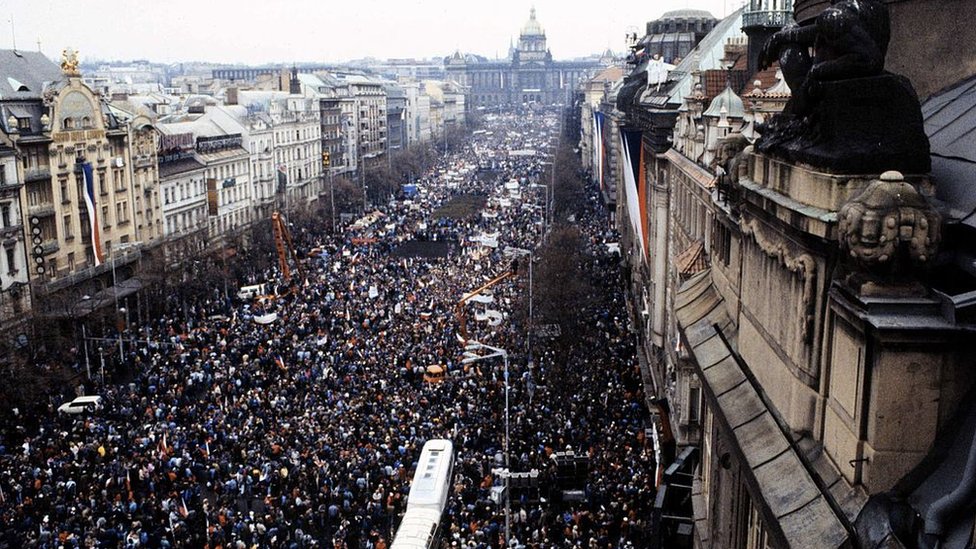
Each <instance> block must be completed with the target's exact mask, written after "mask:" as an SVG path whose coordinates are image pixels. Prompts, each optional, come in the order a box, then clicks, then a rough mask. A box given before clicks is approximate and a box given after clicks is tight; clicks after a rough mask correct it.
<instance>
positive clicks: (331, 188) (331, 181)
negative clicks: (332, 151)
mask: <svg viewBox="0 0 976 549" xmlns="http://www.w3.org/2000/svg"><path fill="white" fill-rule="evenodd" d="M329 197H330V198H331V199H332V234H335V232H336V213H335V172H333V171H332V168H331V167H330V168H329Z"/></svg>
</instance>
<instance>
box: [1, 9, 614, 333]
mask: <svg viewBox="0 0 976 549" xmlns="http://www.w3.org/2000/svg"><path fill="white" fill-rule="evenodd" d="M520 36H521V40H520V43H519V47H518V48H512V50H511V52H510V54H509V61H508V63H509V65H507V66H509V67H510V72H509V73H508V74H510V75H515V76H512V77H511V78H514V81H509V82H508V83H506V84H505V85H504V86H503V87H504V90H505V94H504V97H503V98H501V99H498V100H496V101H493V102H492V103H491V105H492V106H503V107H504V108H506V109H508V108H535V106H539V105H542V104H549V103H553V102H555V101H556V100H559V101H562V102H568V100H569V98H570V96H571V93H572V90H573V89H575V85H576V84H577V83H578V81H579V80H580V79H581V78H583V77H585V76H587V74H589V73H588V72H587V71H588V70H589V71H590V72H592V71H593V70H595V68H596V67H598V66H599V64H598V62H597V61H595V60H590V61H585V62H577V63H575V64H569V65H565V66H563V65H560V64H559V63H556V64H555V65H553V63H554V62H553V61H552V56H551V54H550V53H549V52H548V50H546V49H545V34H544V31H543V30H542V28H541V26H540V25H539V23H538V22H537V21H536V19H535V11H534V10H532V13H531V15H530V19H529V22H528V23H526V24H525V25H524V27H523V28H522V30H521V34H520ZM66 53H68V54H69V55H68V57H65V59H64V60H62V63H61V66H60V67H58V65H57V64H55V63H54V62H52V61H51V60H49V59H48V58H46V57H45V56H44V55H42V54H40V53H37V52H28V51H14V50H4V51H0V71H2V72H3V74H5V75H7V76H8V78H7V79H6V80H5V81H4V82H3V83H2V84H0V88H2V89H0V95H2V99H0V111H2V114H3V116H2V118H3V120H0V129H2V132H3V138H4V139H3V146H2V150H0V158H2V159H3V167H4V169H3V171H2V174H3V184H2V193H0V208H2V212H3V218H2V230H3V231H4V234H5V235H6V239H5V241H4V253H3V254H2V258H0V325H2V326H4V327H5V328H6V330H4V331H5V332H12V333H16V332H17V330H18V327H17V324H18V322H20V321H23V320H24V319H25V318H26V315H27V313H28V312H30V311H34V312H36V313H38V314H42V315H44V316H48V317H52V318H57V319H65V320H70V319H74V318H80V317H83V316H85V315H86V314H88V313H90V312H91V311H93V310H96V309H98V308H100V307H102V306H104V305H105V304H106V303H108V302H117V301H118V300H119V299H125V298H126V297H127V296H130V295H132V294H135V293H137V292H138V291H139V290H140V289H141V288H142V286H143V283H142V281H140V280H139V279H138V277H135V276H134V272H135V270H136V269H135V264H136V263H137V262H139V261H141V260H142V259H143V256H144V254H145V253H149V252H151V254H152V255H153V257H154V258H156V259H158V260H159V261H160V264H161V265H167V266H170V267H175V266H177V265H179V264H180V262H183V261H188V260H191V259H192V258H194V257H198V256H200V255H201V254H204V253H208V252H213V251H215V250H219V253H220V254H222V255H223V256H224V257H225V258H226V256H227V255H228V254H233V253H235V252H236V250H235V247H234V245H233V242H234V241H235V240H237V239H238V237H239V236H240V235H241V234H242V233H244V232H246V230H247V229H248V228H249V227H252V226H253V225H254V224H255V223H257V222H259V221H266V220H268V219H269V218H270V215H271V212H272V211H273V210H275V209H281V210H284V211H292V210H296V209H309V210H311V209H324V208H329V207H330V206H331V204H328V205H326V204H325V202H323V201H322V199H323V198H326V199H327V201H328V202H330V203H331V201H332V200H334V198H335V197H334V194H333V193H332V191H333V183H334V182H335V181H336V180H337V179H342V178H344V179H347V180H349V181H353V182H358V186H359V187H360V189H361V190H362V191H363V192H365V191H366V189H367V187H368V181H367V180H368V179H369V174H370V173H371V172H375V171H379V170H381V169H383V168H384V167H385V168H393V166H392V163H391V161H390V159H389V158H388V157H389V156H390V155H391V153H393V152H394V151H401V150H408V149H410V148H427V147H432V146H438V147H443V146H444V145H446V143H447V142H448V141H449V140H450V139H452V136H453V138H456V136H458V135H460V133H459V132H460V131H461V130H462V129H463V128H464V127H465V126H466V116H467V113H469V112H479V113H480V112H483V111H485V109H484V105H486V103H484V102H483V101H482V100H481V99H479V94H477V93H474V92H475V91H476V90H475V88H473V87H472V85H474V84H473V83H474V82H475V81H480V80H477V79H475V78H474V77H472V76H471V74H474V73H472V72H471V71H472V70H475V69H473V68H472V69H470V70H469V69H466V68H464V67H462V66H458V64H457V63H456V62H454V61H452V60H453V59H455V58H456V56H457V54H456V55H455V56H448V58H446V59H445V60H444V61H443V62H441V61H437V62H409V61H408V60H393V61H391V62H388V63H387V64H383V65H377V64H375V63H372V64H370V66H369V67H368V69H367V71H366V72H364V71H361V70H353V69H347V68H341V67H340V68H335V67H310V66H303V67H297V66H295V67H290V68H289V67H272V68H258V69H252V68H214V69H212V71H211V75H210V77H208V78H205V77H201V76H200V71H199V70H195V71H194V70H191V69H187V70H185V71H183V73H182V74H180V75H172V74H168V72H169V71H168V70H166V69H165V67H159V66H154V65H152V64H148V63H141V64H131V65H118V64H116V65H105V66H101V67H97V68H96V69H95V70H93V71H92V72H91V73H84V74H83V73H82V72H81V70H80V66H79V63H78V59H76V58H75V57H73V56H72V55H71V54H70V51H67V52H66ZM606 61H608V60H606V59H605V60H604V62H606ZM496 64H497V63H496ZM493 66H494V65H493ZM570 66H571V67H572V72H571V73H566V74H563V73H562V72H561V71H564V70H566V67H570ZM182 68H183V67H182V66H181V69H182ZM478 70H481V69H478ZM553 71H556V72H553ZM520 74H521V75H522V76H518V75H520ZM384 75H385V76H384ZM530 75H531V78H530ZM162 78H168V85H165V86H164V85H163V84H161V83H160V82H161V79H162ZM505 78H509V77H508V76H506V77H505ZM533 79H535V80H533ZM530 81H531V82H530ZM530 84H531V89H532V90H535V91H534V92H533V93H532V94H527V93H526V94H520V93H517V92H518V91H520V90H523V89H529V87H530ZM530 95H531V96H530ZM479 107H481V108H479ZM89 172H90V180H89V181H88V182H86V180H85V179H84V178H85V174H86V173H89ZM86 185H89V187H88V190H87V191H86ZM86 200H87V201H90V203H91V205H92V206H91V208H94V212H92V211H91V210H90V209H89V207H88V206H87V204H89V202H86ZM93 234H95V235H96V236H95V238H93V237H92V235H93ZM109 271H111V272H109Z"/></svg>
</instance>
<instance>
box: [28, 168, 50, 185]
mask: <svg viewBox="0 0 976 549" xmlns="http://www.w3.org/2000/svg"><path fill="white" fill-rule="evenodd" d="M44 179H51V168H50V167H49V166H36V167H33V168H26V169H24V181H25V182H27V181H40V180H44Z"/></svg>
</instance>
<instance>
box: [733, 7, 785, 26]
mask: <svg viewBox="0 0 976 549" xmlns="http://www.w3.org/2000/svg"><path fill="white" fill-rule="evenodd" d="M791 21H793V11H792V10H761V11H747V12H745V13H743V14H742V26H743V27H771V28H781V27H783V26H785V25H786V24H787V23H789V22H791Z"/></svg>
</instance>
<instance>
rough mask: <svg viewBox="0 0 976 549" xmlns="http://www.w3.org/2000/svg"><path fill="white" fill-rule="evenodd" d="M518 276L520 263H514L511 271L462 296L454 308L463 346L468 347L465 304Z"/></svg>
mask: <svg viewBox="0 0 976 549" xmlns="http://www.w3.org/2000/svg"><path fill="white" fill-rule="evenodd" d="M517 274H518V262H517V261H513V262H512V267H511V268H510V269H509V270H507V271H505V272H504V273H502V274H500V275H498V276H496V277H495V278H493V279H491V280H489V281H488V282H485V283H484V284H482V285H481V286H480V287H478V288H477V289H475V290H473V291H471V292H468V293H466V294H464V295H463V296H461V299H459V300H458V302H457V304H456V305H455V306H454V314H455V316H456V317H457V320H458V331H459V332H460V334H461V335H460V339H461V345H466V344H467V343H468V330H467V315H466V314H465V309H464V304H465V303H467V302H468V301H471V298H473V297H474V296H476V295H479V294H481V293H482V292H484V291H485V290H487V289H488V288H491V287H492V286H494V285H496V284H498V283H499V282H501V281H503V280H505V279H508V278H511V277H513V276H515V275H517Z"/></svg>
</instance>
